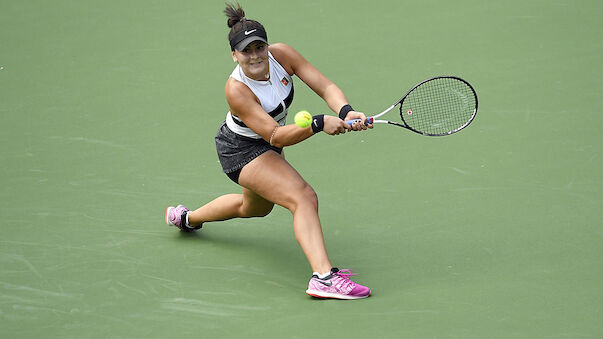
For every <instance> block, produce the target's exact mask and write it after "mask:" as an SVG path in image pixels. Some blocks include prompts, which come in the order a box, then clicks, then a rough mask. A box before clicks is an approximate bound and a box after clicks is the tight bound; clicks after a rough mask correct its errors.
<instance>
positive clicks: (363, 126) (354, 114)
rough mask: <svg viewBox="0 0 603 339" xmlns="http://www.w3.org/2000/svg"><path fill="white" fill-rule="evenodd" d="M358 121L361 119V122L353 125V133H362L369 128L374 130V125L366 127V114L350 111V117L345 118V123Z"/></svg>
mask: <svg viewBox="0 0 603 339" xmlns="http://www.w3.org/2000/svg"><path fill="white" fill-rule="evenodd" d="M356 119H360V120H361V121H359V122H355V123H354V124H353V125H352V130H353V131H361V130H366V129H367V128H373V125H368V126H367V125H366V124H365V123H366V115H364V113H362V112H356V111H349V112H348V115H346V117H345V119H344V120H345V121H347V120H356Z"/></svg>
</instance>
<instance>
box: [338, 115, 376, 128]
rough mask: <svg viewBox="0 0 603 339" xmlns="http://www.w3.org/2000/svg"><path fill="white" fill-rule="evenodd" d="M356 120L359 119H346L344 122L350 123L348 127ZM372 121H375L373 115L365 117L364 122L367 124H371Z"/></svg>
mask: <svg viewBox="0 0 603 339" xmlns="http://www.w3.org/2000/svg"><path fill="white" fill-rule="evenodd" d="M356 121H360V119H354V120H346V121H345V123H346V124H348V125H350V127H352V125H353V124H354V123H355V122H356ZM374 121H375V119H374V118H373V117H366V122H365V123H364V124H365V125H367V126H368V125H370V124H372V123H373V122H374Z"/></svg>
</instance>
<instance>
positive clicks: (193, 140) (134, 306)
mask: <svg viewBox="0 0 603 339" xmlns="http://www.w3.org/2000/svg"><path fill="white" fill-rule="evenodd" d="M241 4H242V6H243V8H244V9H245V10H246V12H247V16H248V17H250V18H253V19H257V20H259V21H260V22H262V23H263V24H264V26H265V27H266V29H267V32H268V38H269V41H270V42H286V43H288V44H290V45H292V46H293V47H295V48H296V49H297V50H298V51H300V52H301V53H302V54H303V55H304V56H305V57H306V58H307V59H308V60H310V62H312V63H313V64H314V65H315V66H316V67H317V68H318V69H320V70H321V71H322V72H323V73H325V74H326V75H327V76H328V77H329V78H330V79H331V80H333V81H334V82H335V83H336V84H338V85H339V86H340V87H341V88H342V89H343V91H344V92H345V93H346V95H347V97H348V99H349V100H350V103H352V105H353V106H354V107H355V108H356V109H358V110H363V111H365V112H367V113H376V112H380V111H382V110H383V109H385V108H387V107H388V106H389V105H391V104H392V103H393V102H395V101H396V100H398V99H399V98H400V97H401V96H402V95H403V94H404V93H405V92H406V91H407V90H408V89H410V88H411V87H412V86H413V85H415V84H416V83H418V82H420V81H421V80H423V79H426V78H429V77H432V76H437V75H457V76H460V77H462V78H464V79H466V80H468V81H469V82H471V84H472V85H473V86H474V87H475V89H476V91H477V94H478V97H479V111H478V114H477V117H476V119H475V121H474V122H473V123H472V124H471V126H469V127H468V128H467V129H465V130H463V131H461V132H459V133H458V134H455V135H452V136H449V137H434V138H431V137H423V136H419V135H417V134H415V133H411V132H408V131H406V130H403V129H400V128H397V127H393V126H386V125H378V126H376V127H375V128H374V129H373V130H370V131H366V132H363V133H353V134H345V135H342V136H336V137H331V136H328V135H326V134H322V135H317V136H314V137H312V138H310V139H309V140H307V141H305V142H303V143H300V144H298V145H295V146H292V147H289V148H287V149H286V150H285V152H286V154H287V159H288V160H289V161H290V162H291V163H292V164H293V165H294V166H295V167H296V168H297V170H298V171H299V172H300V173H301V174H302V176H303V177H304V178H305V179H306V180H307V181H308V182H309V183H310V184H311V185H312V186H313V187H314V189H315V190H316V192H317V193H318V197H319V201H320V216H321V221H322V224H323V229H324V234H325V238H326V243H327V249H328V250H329V255H330V257H331V260H332V261H333V263H334V264H336V265H337V266H339V267H341V268H350V269H352V270H354V271H355V272H358V273H359V275H358V276H356V277H355V280H356V281H357V282H359V283H361V284H364V285H367V286H369V287H371V289H372V291H373V295H372V296H371V297H370V298H368V299H364V300H356V301H333V300H318V299H313V298H311V297H309V296H307V295H306V294H305V293H304V291H305V289H306V287H307V283H308V279H309V278H310V274H311V270H310V268H309V266H308V264H307V261H306V259H305V257H304V255H303V253H302V251H301V249H300V248H299V246H298V245H297V243H296V241H295V238H294V234H293V229H292V220H291V215H290V213H289V212H288V211H287V210H285V209H283V208H280V207H277V208H275V209H274V211H273V212H272V213H271V215H270V216H268V217H266V218H256V219H245V220H241V219H239V220H231V221H227V222H223V223H215V224H208V225H206V226H204V228H203V230H202V231H201V232H198V233H195V234H182V233H180V232H178V231H176V230H175V229H174V228H168V227H167V226H166V225H165V221H164V219H163V218H164V211H165V207H166V206H168V205H173V204H178V203H182V204H185V205H187V206H188V207H191V208H193V207H195V208H196V207H197V206H200V205H202V204H203V203H205V202H207V201H209V200H211V199H214V198H215V197H217V196H219V195H222V194H225V193H229V192H238V191H239V188H238V187H237V186H236V185H235V184H233V183H232V182H231V181H230V180H229V179H228V178H227V177H226V176H225V175H224V174H223V173H221V168H220V164H219V163H218V159H217V156H216V151H215V145H214V141H213V138H214V136H215V133H216V129H217V127H218V126H219V124H220V123H221V122H222V121H223V120H224V117H225V114H226V112H227V107H226V100H225V99H224V84H225V81H226V79H227V77H228V75H229V74H230V72H231V71H232V69H233V68H234V66H235V65H234V63H233V62H232V58H231V56H230V49H229V46H228V40H227V38H226V35H227V33H228V30H227V26H226V18H225V16H224V15H223V14H222V10H223V8H224V2H223V1H213V0H212V1H179V2H168V1H141V0H131V1H126V2H117V1H109V2H106V1H67V0H58V1H52V2H47V1H3V2H2V3H0V114H1V117H2V120H1V121H2V123H1V124H0V141H1V142H2V149H1V152H0V159H1V162H2V166H1V167H0V171H1V176H0V180H1V181H0V183H1V185H2V189H1V190H0V196H1V197H2V207H0V209H1V210H2V218H1V221H0V223H1V224H0V225H1V227H0V229H1V236H0V337H3V338H41V337H46V338H51V337H52V338H81V337H94V338H96V337H98V338H100V337H125V338H128V337H148V338H166V337H178V338H199V337H201V338H215V337H226V338H245V337H249V338H259V337H267V338H310V337H312V338H327V337H328V338H344V337H345V338H364V337H367V338H368V337H370V338H565V337H567V338H600V337H603V325H602V322H601V318H602V311H603V289H602V287H601V286H603V264H602V263H603V246H602V244H603V231H602V226H603V214H602V212H601V206H603V196H602V193H601V192H602V190H603V184H602V179H603V177H602V173H603V162H602V157H601V155H602V154H601V149H602V148H601V146H602V139H601V132H600V127H601V126H602V124H603V115H602V113H603V99H602V97H601V93H602V90H603V82H602V81H601V74H602V70H603V67H602V63H601V60H602V59H603V45H602V44H601V38H600V37H601V35H602V34H603V24H602V23H601V20H600V17H601V14H602V12H603V4H602V3H601V2H597V1H594V0H593V1H587V0H578V1H561V0H560V1H540V0H538V1H536V0H530V1H517V0H513V1H506V2H500V3H495V2H486V1H477V0H460V1H436V0H428V1H421V2H399V1H394V0H387V1H372V2H366V1H358V0H346V1H339V0H338V1H328V2H327V1H317V0H307V1H295V2H294V1H274V0H270V1H242V2H241ZM295 86H296V88H295V89H296V98H295V100H294V102H293V105H292V107H291V109H290V112H297V111H299V110H302V109H305V110H309V111H310V112H312V113H314V114H317V113H327V109H328V108H327V106H326V104H325V103H324V102H323V101H322V100H321V99H320V98H319V97H317V96H316V95H315V94H314V93H313V92H311V90H309V89H308V88H307V87H305V86H304V85H303V83H301V82H300V81H299V79H295ZM288 119H289V121H290V122H292V121H293V115H292V114H291V115H290V116H289V118H288Z"/></svg>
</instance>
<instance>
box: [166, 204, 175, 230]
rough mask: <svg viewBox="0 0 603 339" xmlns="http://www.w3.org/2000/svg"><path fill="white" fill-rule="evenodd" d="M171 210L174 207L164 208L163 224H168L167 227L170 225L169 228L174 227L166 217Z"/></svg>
mask: <svg viewBox="0 0 603 339" xmlns="http://www.w3.org/2000/svg"><path fill="white" fill-rule="evenodd" d="M173 208H174V206H170V207H168V208H166V210H165V223H166V224H168V225H170V226H176V225H174V224H172V223H171V222H170V219H168V216H169V215H170V211H171V210H172V209H173Z"/></svg>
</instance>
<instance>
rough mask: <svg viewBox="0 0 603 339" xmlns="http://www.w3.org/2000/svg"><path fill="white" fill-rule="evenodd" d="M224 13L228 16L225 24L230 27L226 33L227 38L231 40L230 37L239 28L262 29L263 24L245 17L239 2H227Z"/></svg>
mask: <svg viewBox="0 0 603 339" xmlns="http://www.w3.org/2000/svg"><path fill="white" fill-rule="evenodd" d="M224 14H226V16H227V17H228V20H227V21H226V24H227V25H228V27H229V28H230V32H229V33H228V40H231V39H232V37H233V36H234V35H235V34H236V33H238V32H240V31H241V30H248V29H254V28H261V29H264V26H263V25H262V24H261V23H259V22H258V21H255V20H250V19H247V18H245V11H244V10H243V8H242V7H241V5H240V4H239V3H228V2H227V3H226V9H224Z"/></svg>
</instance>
